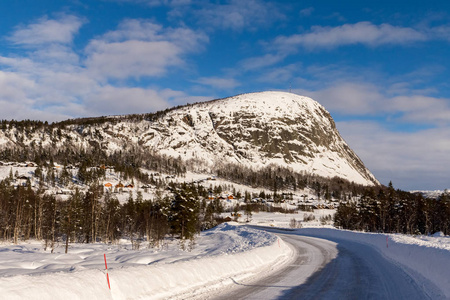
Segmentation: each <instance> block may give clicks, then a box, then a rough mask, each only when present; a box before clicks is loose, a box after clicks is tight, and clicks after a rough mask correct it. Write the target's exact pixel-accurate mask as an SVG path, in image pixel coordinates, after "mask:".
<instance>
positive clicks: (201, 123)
mask: <svg viewBox="0 0 450 300" xmlns="http://www.w3.org/2000/svg"><path fill="white" fill-rule="evenodd" d="M24 132H25V133H24ZM30 145H32V146H35V147H36V146H38V147H41V146H42V147H52V148H54V149H58V148H60V147H67V145H74V146H76V147H77V148H80V147H81V148H86V149H88V148H89V147H98V148H100V149H103V150H104V151H106V152H109V153H110V152H113V151H116V150H124V149H128V148H130V147H137V148H142V149H144V150H145V151H152V152H156V153H161V154H166V155H169V156H173V157H177V158H178V157H180V158H181V159H182V160H185V161H187V160H192V161H196V162H197V163H201V164H203V165H204V166H209V167H212V166H214V165H217V164H222V163H227V162H231V163H238V164H244V165H246V166H249V167H253V168H255V169H257V168H260V167H263V166H266V165H269V164H276V165H281V166H287V167H290V168H292V169H293V170H295V171H298V172H301V171H304V172H307V173H312V174H317V175H320V176H324V177H334V176H338V177H341V178H344V179H347V180H350V181H354V182H355V183H359V184H365V185H373V184H378V181H377V180H376V179H375V177H374V176H373V175H372V174H371V173H370V171H369V170H368V169H367V168H366V167H365V166H364V164H363V163H362V161H361V160H360V159H359V158H358V156H357V155H356V154H355V153H354V152H353V151H352V150H351V148H350V147H349V146H348V145H347V144H346V143H345V141H344V140H343V139H342V137H341V136H340V134H339V132H338V130H337V129H336V126H335V123H334V121H333V119H332V118H331V116H330V114H329V113H328V112H327V111H326V110H325V108H324V107H323V106H321V105H320V104H319V103H317V102H316V101H314V100H312V99H310V98H308V97H302V96H298V95H295V94H291V93H284V92H261V93H251V94H242V95H238V96H235V97H230V98H225V99H219V100H213V101H209V102H202V103H197V104H193V105H187V106H183V107H178V108H175V109H170V110H167V111H165V112H161V113H156V114H153V115H152V117H151V118H150V117H142V118H140V119H139V118H136V119H132V118H122V117H111V118H107V119H106V120H105V119H102V122H96V121H95V119H93V122H90V123H89V124H86V123H84V124H82V125H80V124H74V123H72V124H69V125H64V126H57V127H55V126H53V127H52V129H51V130H48V129H46V128H41V129H35V130H32V131H26V130H25V131H24V130H22V131H20V132H19V131H18V130H17V129H15V128H8V130H3V131H0V148H5V147H14V146H20V147H28V146H30Z"/></svg>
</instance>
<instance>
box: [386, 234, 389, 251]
mask: <svg viewBox="0 0 450 300" xmlns="http://www.w3.org/2000/svg"><path fill="white" fill-rule="evenodd" d="M386 248H389V245H388V236H386Z"/></svg>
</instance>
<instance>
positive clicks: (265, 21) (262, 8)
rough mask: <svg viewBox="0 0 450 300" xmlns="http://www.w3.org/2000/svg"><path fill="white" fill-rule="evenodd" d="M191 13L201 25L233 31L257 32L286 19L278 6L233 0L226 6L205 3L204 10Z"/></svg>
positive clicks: (250, 0)
mask: <svg viewBox="0 0 450 300" xmlns="http://www.w3.org/2000/svg"><path fill="white" fill-rule="evenodd" d="M189 13H194V14H195V15H196V16H197V19H198V21H199V23H200V24H205V25H207V26H213V27H215V28H221V29H231V30H255V29H257V28H259V27H261V26H262V27H264V26H267V25H270V24H272V23H273V22H274V21H276V20H279V19H283V18H284V16H283V14H281V13H280V11H279V9H278V8H277V6H275V5H272V4H271V3H269V2H264V1H259V0H246V1H242V0H231V1H227V3H225V4H214V3H211V2H209V1H205V2H204V3H203V4H202V9H200V10H198V11H194V12H192V11H189ZM178 14H180V13H179V12H178Z"/></svg>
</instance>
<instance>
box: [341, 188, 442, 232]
mask: <svg viewBox="0 0 450 300" xmlns="http://www.w3.org/2000/svg"><path fill="white" fill-rule="evenodd" d="M335 226H339V227H342V228H344V229H350V230H362V231H369V232H385V233H394V232H395V233H405V234H433V233H435V232H439V231H442V232H443V233H444V234H446V235H448V234H450V194H449V193H448V192H444V193H443V194H442V195H441V196H440V197H438V199H429V198H424V197H423V196H422V194H420V193H410V192H406V191H401V190H396V189H394V187H393V185H392V183H389V186H388V187H382V186H380V187H372V188H366V189H365V190H364V193H363V194H362V195H361V196H360V198H359V200H358V201H349V202H348V203H341V204H340V206H339V207H338V209H337V212H336V215H335Z"/></svg>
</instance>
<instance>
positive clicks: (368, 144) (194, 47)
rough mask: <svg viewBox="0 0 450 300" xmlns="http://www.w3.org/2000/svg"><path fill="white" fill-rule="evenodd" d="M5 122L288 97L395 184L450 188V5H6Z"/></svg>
mask: <svg viewBox="0 0 450 300" xmlns="http://www.w3.org/2000/svg"><path fill="white" fill-rule="evenodd" d="M0 11H1V18H0V106H1V107H2V108H1V110H0V119H19V120H20V119H39V120H47V121H58V120H63V119H67V118H73V117H86V116H102V115H111V114H127V113H144V112H152V111H156V110H160V109H164V108H167V107H170V106H174V105H180V104H185V103H193V102H198V101H204V100H209V99H215V98H222V97H227V96H232V95H235V94H239V93H246V92H255V91H264V90H282V91H289V90H290V89H291V90H292V92H294V93H297V94H300V95H306V96H310V97H312V98H313V99H315V100H317V101H318V102H319V103H321V104H322V105H323V106H325V108H326V109H327V110H328V111H330V113H331V115H332V116H333V118H334V119H335V120H336V123H337V127H338V129H339V131H340V132H341V134H342V136H343V137H344V139H345V140H346V141H347V142H348V143H349V145H350V147H352V148H353V149H354V150H355V151H356V153H357V154H358V155H359V156H360V157H361V158H362V160H363V161H364V163H365V164H366V166H367V167H368V168H369V169H370V170H371V171H372V172H373V173H374V175H375V176H376V177H377V178H378V179H379V180H380V181H381V182H382V183H383V184H387V183H388V182H389V181H390V180H392V182H393V183H394V186H395V187H398V188H402V189H408V190H411V189H444V188H448V187H450V158H449V153H450V94H449V92H450V82H449V80H448V78H450V70H449V67H450V55H449V53H450V2H449V1H370V2H369V1H334V0H330V1H259V0H245V1H242V0H241V1H238V0H229V1H203V0H104V1H101V0H98V1H94V0H92V1H86V0H73V1H49V0H48V1H47V0H40V1H34V0H21V1H16V0H5V1H2V2H1V3H0Z"/></svg>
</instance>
